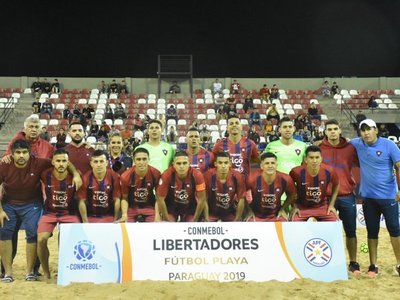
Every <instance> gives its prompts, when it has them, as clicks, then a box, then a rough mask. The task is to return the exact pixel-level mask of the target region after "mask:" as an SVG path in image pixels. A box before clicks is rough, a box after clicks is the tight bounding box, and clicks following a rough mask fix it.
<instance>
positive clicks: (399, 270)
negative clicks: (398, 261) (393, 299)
mask: <svg viewBox="0 0 400 300" xmlns="http://www.w3.org/2000/svg"><path fill="white" fill-rule="evenodd" d="M394 273H395V275H397V276H400V265H397V266H395V267H394Z"/></svg>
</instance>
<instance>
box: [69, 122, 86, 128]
mask: <svg viewBox="0 0 400 300" xmlns="http://www.w3.org/2000/svg"><path fill="white" fill-rule="evenodd" d="M72 125H81V126H82V128H83V125H82V123H81V122H72V123H71V124H69V126H68V128H69V129H70V128H71V127H72Z"/></svg>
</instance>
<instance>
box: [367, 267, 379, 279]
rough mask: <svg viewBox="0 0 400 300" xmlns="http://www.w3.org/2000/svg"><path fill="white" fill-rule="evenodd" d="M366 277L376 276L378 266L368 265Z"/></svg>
mask: <svg viewBox="0 0 400 300" xmlns="http://www.w3.org/2000/svg"><path fill="white" fill-rule="evenodd" d="M367 275H368V276H370V277H376V276H378V266H376V265H370V266H369V268H368V272H367Z"/></svg>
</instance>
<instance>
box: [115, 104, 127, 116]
mask: <svg viewBox="0 0 400 300" xmlns="http://www.w3.org/2000/svg"><path fill="white" fill-rule="evenodd" d="M114 119H122V120H125V119H126V113H125V109H124V108H123V107H122V104H121V103H118V104H117V106H116V107H115V109H114Z"/></svg>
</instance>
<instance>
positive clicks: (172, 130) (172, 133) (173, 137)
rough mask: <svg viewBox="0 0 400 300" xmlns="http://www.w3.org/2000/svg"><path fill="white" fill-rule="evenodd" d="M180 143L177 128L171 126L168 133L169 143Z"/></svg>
mask: <svg viewBox="0 0 400 300" xmlns="http://www.w3.org/2000/svg"><path fill="white" fill-rule="evenodd" d="M177 141H178V135H177V133H176V130H175V126H169V129H168V133H167V142H168V143H170V144H175V143H176V142H177Z"/></svg>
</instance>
